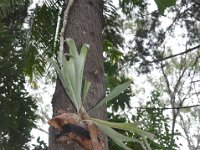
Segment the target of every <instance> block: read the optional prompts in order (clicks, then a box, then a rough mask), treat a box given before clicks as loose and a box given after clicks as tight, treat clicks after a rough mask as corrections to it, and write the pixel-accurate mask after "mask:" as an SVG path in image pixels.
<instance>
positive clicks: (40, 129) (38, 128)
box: [35, 127, 49, 135]
mask: <svg viewBox="0 0 200 150" xmlns="http://www.w3.org/2000/svg"><path fill="white" fill-rule="evenodd" d="M35 129H37V130H39V131H41V132H43V133H46V134H48V135H49V132H47V131H45V130H43V129H42V128H40V127H36V128H35Z"/></svg>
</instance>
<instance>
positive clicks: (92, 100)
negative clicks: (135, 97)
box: [49, 0, 108, 150]
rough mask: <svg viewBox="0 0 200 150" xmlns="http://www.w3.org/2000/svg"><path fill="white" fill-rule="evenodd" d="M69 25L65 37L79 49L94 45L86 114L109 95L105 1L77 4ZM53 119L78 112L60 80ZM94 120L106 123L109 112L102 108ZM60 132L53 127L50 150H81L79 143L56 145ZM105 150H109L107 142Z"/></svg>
mask: <svg viewBox="0 0 200 150" xmlns="http://www.w3.org/2000/svg"><path fill="white" fill-rule="evenodd" d="M67 21H68V23H67V27H66V30H65V37H66V38H72V39H74V40H75V43H76V45H77V48H78V49H79V50H80V47H81V46H82V45H83V44H84V43H87V44H89V45H90V48H89V51H88V54H87V59H86V64H85V70H84V79H87V80H89V81H90V82H91V87H90V91H89V94H88V97H87V100H86V101H87V102H86V106H85V108H86V110H88V109H90V108H91V107H93V106H94V105H95V104H96V103H97V102H98V101H99V100H101V99H102V98H103V97H104V95H105V87H104V79H103V76H104V69H103V36H102V23H103V0H75V2H74V4H73V6H72V8H71V9H70V13H69V17H68V20H67ZM52 107H53V116H56V115H58V110H59V109H62V110H65V111H67V112H74V111H75V108H74V106H73V105H72V103H71V102H70V101H69V98H68V96H67V94H66V92H65V91H64V89H63V87H62V85H61V82H60V81H59V79H58V80H57V83H56V89H55V93H54V95H53V99H52ZM90 115H91V116H92V117H96V118H101V119H106V117H107V115H106V108H105V107H102V108H100V109H98V110H96V111H95V112H93V113H92V114H91V113H90ZM56 134H57V132H56V131H55V130H54V129H53V128H51V127H50V135H49V150H67V149H69V150H79V149H80V147H79V146H78V145H77V144H76V143H71V144H58V143H56V141H55V135H56ZM104 149H105V150H107V149H108V146H107V139H106V138H105V148H104Z"/></svg>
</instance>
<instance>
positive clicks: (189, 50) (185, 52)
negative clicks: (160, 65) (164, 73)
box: [146, 45, 200, 64]
mask: <svg viewBox="0 0 200 150" xmlns="http://www.w3.org/2000/svg"><path fill="white" fill-rule="evenodd" d="M198 48H200V45H197V46H195V47H192V48H189V49H187V50H185V51H184V52H181V53H178V54H174V55H170V56H167V57H164V58H162V59H157V60H153V61H147V62H146V63H147V64H149V63H157V62H160V61H163V60H167V59H171V58H173V57H177V56H180V55H183V54H187V53H189V52H191V51H193V50H196V49H198Z"/></svg>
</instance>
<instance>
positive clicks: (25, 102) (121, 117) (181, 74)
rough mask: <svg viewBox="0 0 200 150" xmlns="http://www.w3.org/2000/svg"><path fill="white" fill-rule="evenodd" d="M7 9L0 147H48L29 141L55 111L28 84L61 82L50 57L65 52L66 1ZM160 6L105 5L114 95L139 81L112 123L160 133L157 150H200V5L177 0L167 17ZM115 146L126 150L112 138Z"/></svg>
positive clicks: (0, 16)
mask: <svg viewBox="0 0 200 150" xmlns="http://www.w3.org/2000/svg"><path fill="white" fill-rule="evenodd" d="M0 4H1V5H0V11H1V13H0V71H1V73H0V114H1V117H0V147H1V148H2V149H3V150H4V149H5V150H8V149H15V150H18V149H19V150H23V149H24V150H25V149H30V147H31V148H32V149H34V150H37V149H38V150H39V149H40V150H41V149H44V150H45V149H47V145H46V144H45V143H44V142H43V141H42V140H40V138H38V140H37V144H34V145H32V144H31V143H30V141H31V140H32V137H31V134H30V132H31V130H32V129H33V128H37V129H39V130H44V129H42V128H40V127H39V125H38V124H37V121H38V120H43V121H45V120H48V117H49V116H50V115H49V114H50V112H49V113H47V112H45V111H43V110H42V109H41V107H40V104H41V103H38V101H40V99H39V98H38V97H37V96H34V95H32V96H31V95H30V94H29V93H28V92H27V89H26V88H25V83H26V82H27V81H29V82H30V84H31V86H32V88H33V89H39V88H40V87H41V86H40V83H41V80H45V81H46V82H45V84H47V86H52V85H53V84H54V83H55V80H56V74H55V72H54V71H53V70H52V68H51V67H50V65H49V64H48V63H46V61H45V60H46V58H48V57H55V56H56V54H57V50H58V49H59V48H58V47H59V36H55V35H57V34H58V31H59V30H56V29H59V28H57V26H58V24H57V22H58V17H59V16H61V17H62V15H63V10H64V8H65V6H66V3H65V1H64V0H60V1H56V0H46V1H45V2H44V3H39V4H38V5H36V8H34V9H31V8H30V7H29V6H30V4H31V2H30V1H29V0H18V1H12V0H11V1H2V2H0ZM154 6H156V5H155V4H154V3H153V2H147V1H144V0H140V1H135V0H123V1H119V5H118V6H117V5H115V4H114V2H112V1H109V0H107V1H104V29H103V36H104V59H105V60H104V69H105V81H106V87H107V92H109V91H110V90H112V89H113V88H114V87H115V86H116V85H118V84H120V83H123V82H125V81H127V80H128V79H129V78H131V79H132V80H133V84H132V87H131V88H129V89H127V90H126V91H124V92H123V93H122V94H121V95H119V96H118V97H117V98H116V99H117V100H116V99H115V100H113V101H111V102H109V103H108V104H107V107H108V119H109V120H110V121H116V122H135V121H141V122H142V124H141V126H140V127H141V129H144V130H146V131H149V132H152V133H154V134H155V135H156V139H155V140H154V141H148V142H149V143H150V146H151V147H152V149H153V150H154V149H155V150H156V149H166V150H174V149H182V147H181V146H182V145H181V144H182V143H181V142H180V140H179V139H181V140H184V141H186V143H187V146H188V149H189V150H196V149H199V148H200V136H199V135H200V125H199V122H200V118H199V117H200V108H199V105H200V99H199V94H200V91H199V81H200V76H199V75H200V74H199V73H200V72H199V71H200V66H199V57H200V52H199V48H200V42H199V37H200V26H199V22H200V12H199V9H200V3H199V2H198V1H197V0H196V1H195V0H187V1H186V0H177V2H176V6H173V7H169V8H167V10H165V13H164V15H162V11H163V10H160V12H161V13H159V11H158V9H157V8H156V7H155V8H156V9H154ZM28 8H29V11H28ZM61 8H62V9H61ZM60 26H61V25H60ZM60 26H58V27H60ZM27 77H28V78H27ZM49 103H50V100H49ZM49 109H50V108H49ZM124 134H126V135H127V134H128V135H130V136H135V137H136V138H139V137H137V135H134V134H133V133H129V132H124ZM127 144H128V145H129V146H130V147H131V148H133V149H142V148H141V147H140V145H139V144H135V143H132V142H130V143H127ZM109 147H110V149H115V150H118V149H121V148H120V147H118V146H117V145H116V144H114V143H113V142H112V141H110V140H109Z"/></svg>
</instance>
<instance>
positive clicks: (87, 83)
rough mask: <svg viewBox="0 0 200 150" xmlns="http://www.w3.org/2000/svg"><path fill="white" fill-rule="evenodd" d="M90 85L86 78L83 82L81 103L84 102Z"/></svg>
mask: <svg viewBox="0 0 200 150" xmlns="http://www.w3.org/2000/svg"><path fill="white" fill-rule="evenodd" d="M90 85H91V82H90V81H87V80H86V81H85V84H84V88H83V103H84V101H85V99H86V96H87V94H88V91H89V89H90Z"/></svg>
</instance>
